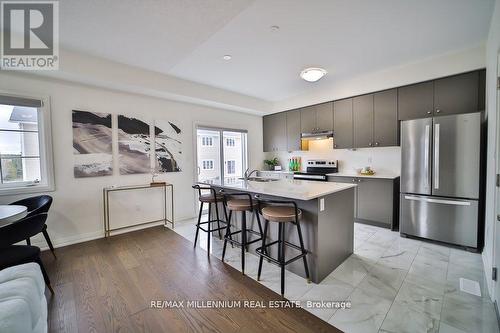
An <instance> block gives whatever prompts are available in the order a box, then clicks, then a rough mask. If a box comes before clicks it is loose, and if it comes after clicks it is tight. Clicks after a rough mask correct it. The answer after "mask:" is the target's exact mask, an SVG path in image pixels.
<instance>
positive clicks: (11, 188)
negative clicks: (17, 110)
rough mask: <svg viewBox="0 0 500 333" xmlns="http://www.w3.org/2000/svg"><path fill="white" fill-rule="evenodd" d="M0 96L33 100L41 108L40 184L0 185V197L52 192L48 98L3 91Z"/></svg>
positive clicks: (39, 125) (52, 178) (39, 118)
mask: <svg viewBox="0 0 500 333" xmlns="http://www.w3.org/2000/svg"><path fill="white" fill-rule="evenodd" d="M0 95H2V96H5V97H9V98H14V99H15V98H19V99H35V100H40V101H41V102H42V106H41V107H39V108H38V140H39V155H40V178H41V179H40V183H35V182H31V181H29V182H25V181H23V182H12V183H0V196H4V195H16V194H25V193H42V192H52V191H54V190H55V177H54V159H53V148H52V126H51V125H52V118H51V103H50V96H39V95H38V96H36V95H35V96H34V95H30V94H26V93H15V92H9V91H3V90H0Z"/></svg>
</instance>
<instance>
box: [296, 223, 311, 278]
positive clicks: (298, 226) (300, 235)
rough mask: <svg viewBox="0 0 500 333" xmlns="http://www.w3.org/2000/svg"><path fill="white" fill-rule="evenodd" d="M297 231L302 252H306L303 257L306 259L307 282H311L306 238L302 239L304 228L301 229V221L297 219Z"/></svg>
mask: <svg viewBox="0 0 500 333" xmlns="http://www.w3.org/2000/svg"><path fill="white" fill-rule="evenodd" d="M297 232H298V233H299V242H300V249H301V251H302V253H303V254H304V256H303V257H302V259H303V260H304V269H305V271H306V278H307V283H311V279H310V277H309V267H308V266H307V258H306V254H307V251H306V249H305V248H304V240H303V239H302V230H301V229H300V222H299V221H297Z"/></svg>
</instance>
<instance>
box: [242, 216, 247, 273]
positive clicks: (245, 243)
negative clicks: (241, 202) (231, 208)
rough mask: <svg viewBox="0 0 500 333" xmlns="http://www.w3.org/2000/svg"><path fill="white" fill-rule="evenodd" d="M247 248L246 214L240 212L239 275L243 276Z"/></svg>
mask: <svg viewBox="0 0 500 333" xmlns="http://www.w3.org/2000/svg"><path fill="white" fill-rule="evenodd" d="M246 247H247V212H246V211H242V212H241V273H242V274H243V275H245V252H246Z"/></svg>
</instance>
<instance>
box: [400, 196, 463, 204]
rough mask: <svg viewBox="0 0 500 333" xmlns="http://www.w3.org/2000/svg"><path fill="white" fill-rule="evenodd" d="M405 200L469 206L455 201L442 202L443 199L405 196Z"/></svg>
mask: <svg viewBox="0 0 500 333" xmlns="http://www.w3.org/2000/svg"><path fill="white" fill-rule="evenodd" d="M405 199H406V200H414V201H424V202H431V203H439V204H444V205H455V206H470V202H469V201H455V200H443V199H432V198H422V197H414V196H411V195H405Z"/></svg>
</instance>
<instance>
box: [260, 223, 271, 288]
mask: <svg viewBox="0 0 500 333" xmlns="http://www.w3.org/2000/svg"><path fill="white" fill-rule="evenodd" d="M268 225H269V221H268V220H264V234H263V236H262V252H263V253H266V254H267V250H266V235H267V227H268ZM263 260H264V257H263V256H262V254H261V255H260V258H259V271H258V272H257V281H260V273H262V262H263Z"/></svg>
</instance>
